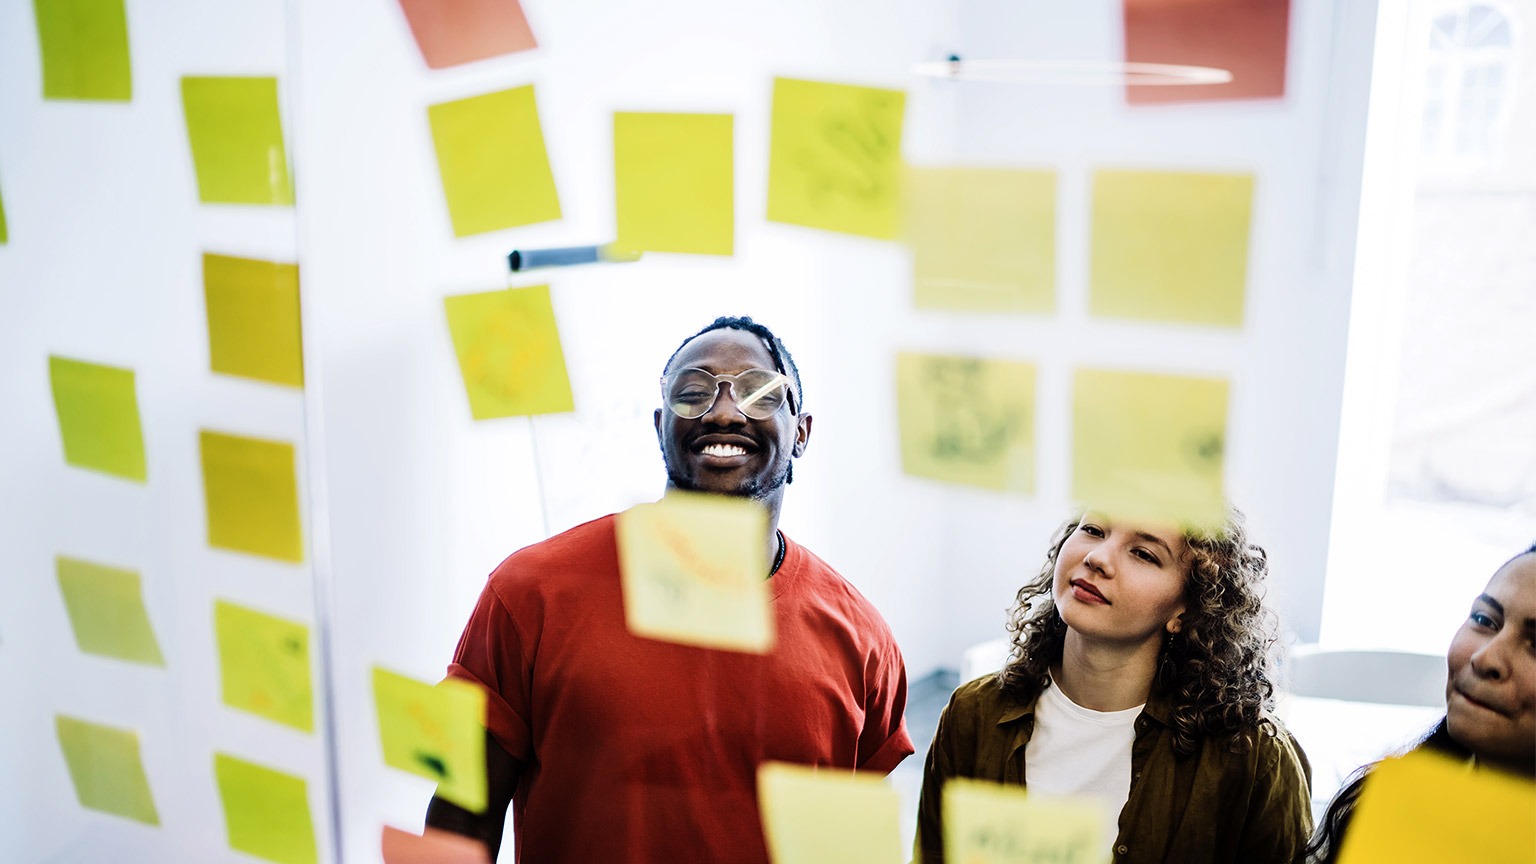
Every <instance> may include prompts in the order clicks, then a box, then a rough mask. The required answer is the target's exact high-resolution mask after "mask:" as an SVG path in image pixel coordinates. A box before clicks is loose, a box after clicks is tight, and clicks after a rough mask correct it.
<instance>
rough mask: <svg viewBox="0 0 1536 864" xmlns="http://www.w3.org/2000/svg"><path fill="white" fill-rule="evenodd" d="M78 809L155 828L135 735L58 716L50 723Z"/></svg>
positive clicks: (156, 817) (155, 816)
mask: <svg viewBox="0 0 1536 864" xmlns="http://www.w3.org/2000/svg"><path fill="white" fill-rule="evenodd" d="M53 725H54V729H55V730H56V731H57V732H58V735H59V748H60V749H62V750H63V751H64V761H65V763H66V764H68V765H69V777H70V779H71V780H72V781H73V782H74V785H75V797H77V798H79V799H80V806H81V807H86V808H88V809H91V810H100V811H101V812H103V813H112V814H114V815H117V816H123V817H126V818H128V819H133V820H136V821H139V822H143V823H145V824H148V825H159V824H160V814H159V813H158V812H156V811H155V799H154V797H153V796H152V795H150V792H149V778H148V777H146V776H145V775H144V761H143V760H142V759H141V758H140V756H139V735H138V733H137V732H134V731H132V730H130V729H117V728H114V727H112V726H101V725H98V724H96V723H88V722H86V721H84V720H77V719H75V718H73V717H65V716H64V715H62V714H58V715H55V716H54V718H53Z"/></svg>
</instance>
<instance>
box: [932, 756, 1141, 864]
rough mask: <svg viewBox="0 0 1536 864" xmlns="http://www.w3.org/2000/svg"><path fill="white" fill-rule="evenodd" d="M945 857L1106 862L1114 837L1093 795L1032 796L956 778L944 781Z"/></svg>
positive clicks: (975, 861) (982, 863) (987, 862)
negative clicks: (1080, 797) (1092, 797)
mask: <svg viewBox="0 0 1536 864" xmlns="http://www.w3.org/2000/svg"><path fill="white" fill-rule="evenodd" d="M940 806H941V807H942V808H943V811H944V838H943V842H944V857H945V859H946V860H949V861H963V862H966V864H1017V862H1025V861H1041V862H1047V861H1062V862H1066V861H1082V862H1091V861H1104V860H1106V859H1107V858H1108V856H1107V855H1106V854H1105V851H1104V850H1105V849H1107V848H1108V847H1109V845H1110V844H1112V843H1113V842H1114V837H1113V836H1111V835H1108V834H1107V826H1106V825H1105V824H1104V823H1105V821H1106V819H1105V813H1104V808H1103V805H1101V804H1100V803H1099V802H1097V801H1095V800H1093V799H1076V798H1071V797H1052V796H1047V795H1030V794H1029V793H1028V792H1026V791H1025V790H1024V789H1023V787H1020V786H1005V785H1003V784H1001V783H991V782H988V781H985V780H971V779H967V778H964V777H956V778H954V779H952V780H949V781H948V782H946V783H945V784H944V791H943V793H942V798H941V803H940Z"/></svg>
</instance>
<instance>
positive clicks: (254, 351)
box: [203, 254, 304, 387]
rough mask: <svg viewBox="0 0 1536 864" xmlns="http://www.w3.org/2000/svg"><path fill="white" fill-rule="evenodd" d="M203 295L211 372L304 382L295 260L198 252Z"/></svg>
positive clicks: (298, 384)
mask: <svg viewBox="0 0 1536 864" xmlns="http://www.w3.org/2000/svg"><path fill="white" fill-rule="evenodd" d="M203 297H204V299H205V301H206V303H207V306H208V356H209V365H210V366H211V367H212V369H213V371H215V372H219V373H221V374H224V375H238V376H240V377H242V378H252V379H255V380H257V381H269V382H271V383H273V384H286V385H288V386H290V387H303V386H304V350H303V345H302V343H303V339H302V328H301V326H300V323H299V267H298V265H297V264H282V263H279V262H276V261H258V260H255V259H252V258H235V257H232V256H229V255H210V254H204V255H203Z"/></svg>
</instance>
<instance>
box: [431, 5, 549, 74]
mask: <svg viewBox="0 0 1536 864" xmlns="http://www.w3.org/2000/svg"><path fill="white" fill-rule="evenodd" d="M400 9H401V11H403V12H405V20H406V21H407V22H408V23H409V24H410V25H411V35H412V36H415V37H416V47H418V48H420V49H421V56H422V59H424V60H426V61H427V67H428V68H429V69H442V68H444V67H446V66H457V65H459V64H460V63H469V62H472V61H475V60H484V59H486V58H488V57H499V56H501V55H503V54H511V53H513V52H516V51H527V50H528V49H530V48H537V47H538V43H537V42H535V41H534V38H533V31H532V30H531V29H529V27H528V19H527V18H526V17H524V16H523V7H522V6H521V5H519V4H518V2H517V0H400Z"/></svg>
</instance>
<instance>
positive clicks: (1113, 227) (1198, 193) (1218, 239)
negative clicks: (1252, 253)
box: [1088, 171, 1253, 327]
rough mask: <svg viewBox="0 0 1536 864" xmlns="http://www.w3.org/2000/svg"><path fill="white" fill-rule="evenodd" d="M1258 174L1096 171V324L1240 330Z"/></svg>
mask: <svg viewBox="0 0 1536 864" xmlns="http://www.w3.org/2000/svg"><path fill="white" fill-rule="evenodd" d="M1252 207H1253V177H1252V176H1250V175H1223V174H1179V173H1168V172H1153V171H1096V172H1094V176H1093V237H1092V242H1093V251H1092V261H1091V268H1092V273H1091V276H1090V284H1089V295H1088V308H1089V311H1090V312H1092V313H1093V314H1094V315H1102V316H1105V317H1109V318H1133V319H1137V320H1141V321H1167V322H1176V323H1185V324H1208V325H1217V326H1224V327H1241V326H1242V323H1243V295H1244V286H1245V285H1246V284H1247V278H1248V225H1249V219H1250V214H1251V210H1252Z"/></svg>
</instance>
